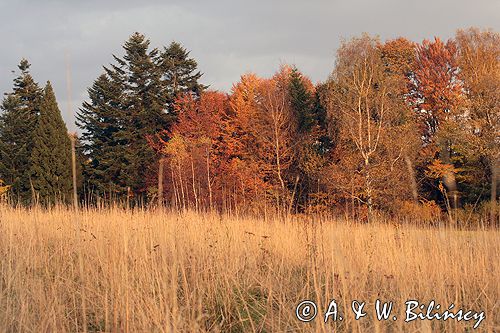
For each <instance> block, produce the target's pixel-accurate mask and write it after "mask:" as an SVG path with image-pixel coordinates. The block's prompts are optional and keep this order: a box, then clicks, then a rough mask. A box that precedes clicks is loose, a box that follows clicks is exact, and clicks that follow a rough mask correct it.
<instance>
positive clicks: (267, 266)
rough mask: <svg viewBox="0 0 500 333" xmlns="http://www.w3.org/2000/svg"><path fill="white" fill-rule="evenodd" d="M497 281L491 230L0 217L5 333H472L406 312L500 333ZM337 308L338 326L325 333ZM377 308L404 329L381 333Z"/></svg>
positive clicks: (30, 213)
mask: <svg viewBox="0 0 500 333" xmlns="http://www.w3.org/2000/svg"><path fill="white" fill-rule="evenodd" d="M499 277H500V232H499V231H498V230H484V229H477V230H458V229H454V228H448V227H424V226H419V227H417V226H414V225H410V224H404V223H396V222H383V221H380V222H377V223H372V224H360V223H355V222H349V221H343V220H333V219H326V218H312V217H302V216H296V217H292V218H289V219H284V220H283V219H282V220H276V219H271V218H268V219H267V220H264V219H258V218H250V217H237V216H226V215H220V214H196V213H193V212H187V213H175V212H168V211H159V210H156V211H147V210H125V209H119V208H110V209H101V210H97V209H83V210H80V211H78V212H75V211H73V210H71V209H67V208H63V207H59V208H54V209H50V210H44V209H41V208H32V209H22V208H10V207H6V206H2V207H0V332H208V331H210V332H464V331H473V329H472V327H473V325H474V321H465V320H462V321H457V320H447V321H442V320H441V321H437V320H415V321H412V322H405V320H404V318H405V307H404V304H405V301H407V300H419V301H420V302H422V303H425V304H427V303H429V302H430V301H431V300H435V301H436V302H437V303H439V304H441V305H442V306H443V307H445V308H447V307H448V305H449V304H451V303H454V304H455V306H456V309H458V308H462V309H470V310H474V311H477V312H479V311H484V313H485V315H486V318H485V319H484V321H482V322H481V323H480V325H479V327H478V328H477V329H475V330H474V331H478V332H495V331H497V332H498V331H499V330H500V315H499V311H498V307H499V299H500V297H499V296H500V295H499ZM306 299H307V300H311V301H314V302H315V303H316V304H317V308H318V311H319V312H318V315H317V317H316V318H315V319H314V320H312V321H310V322H302V321H300V320H298V319H297V317H296V307H297V305H298V304H299V303H300V301H302V300H306ZM332 299H335V300H336V304H338V311H339V314H340V316H342V317H343V320H339V319H338V318H337V320H336V321H333V319H332V318H330V320H328V322H327V323H326V324H325V323H324V322H323V313H324V311H325V310H326V308H327V307H328V304H329V303H330V301H331V300H332ZM377 299H380V300H382V301H384V302H385V301H393V302H394V310H393V314H394V315H395V316H397V318H398V319H397V320H392V319H390V320H382V321H379V320H377V319H376V317H375V311H374V303H375V301H376V300H377ZM353 300H358V301H360V302H362V301H364V302H366V305H365V310H366V313H367V314H366V316H365V317H363V318H360V319H359V320H355V319H354V313H353V311H352V310H351V302H352V301H353ZM391 317H392V315H391Z"/></svg>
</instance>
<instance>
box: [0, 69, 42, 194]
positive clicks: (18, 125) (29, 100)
mask: <svg viewBox="0 0 500 333" xmlns="http://www.w3.org/2000/svg"><path fill="white" fill-rule="evenodd" d="M30 66H31V65H30V63H29V62H28V61H27V60H26V59H22V60H21V62H20V64H19V66H18V68H19V70H20V71H21V73H20V75H19V76H18V77H16V78H15V79H14V87H13V91H12V92H11V93H8V94H6V97H5V98H4V100H3V101H2V105H1V109H2V111H3V112H2V114H1V116H0V178H1V179H3V180H4V181H5V183H6V184H8V185H12V190H11V192H12V193H13V195H14V197H15V199H16V200H21V201H22V202H24V203H27V202H29V200H30V198H31V194H32V193H31V189H32V186H31V182H30V177H29V176H30V172H29V171H30V167H31V152H32V150H33V142H34V141H33V134H34V132H35V129H36V126H37V118H38V114H39V104H40V98H41V89H40V87H39V86H38V84H37V83H36V82H35V81H34V80H33V77H32V76H31V74H30V71H29V68H30Z"/></svg>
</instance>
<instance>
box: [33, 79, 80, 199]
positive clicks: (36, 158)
mask: <svg viewBox="0 0 500 333" xmlns="http://www.w3.org/2000/svg"><path fill="white" fill-rule="evenodd" d="M33 139H34V142H33V143H34V145H33V151H32V154H31V170H30V178H31V183H32V186H33V190H34V191H35V194H36V196H37V198H38V200H39V202H40V203H42V204H53V203H55V202H69V200H70V199H71V186H72V182H71V180H72V173H71V172H72V171H71V142H70V139H69V137H68V130H67V128H66V124H65V123H64V121H63V119H62V116H61V112H60V111H59V107H58V105H57V101H56V97H55V94H54V91H53V89H52V85H51V84H50V82H47V85H46V86H45V89H44V91H43V98H42V101H41V103H40V115H39V119H38V122H37V128H36V130H35V135H34V136H33Z"/></svg>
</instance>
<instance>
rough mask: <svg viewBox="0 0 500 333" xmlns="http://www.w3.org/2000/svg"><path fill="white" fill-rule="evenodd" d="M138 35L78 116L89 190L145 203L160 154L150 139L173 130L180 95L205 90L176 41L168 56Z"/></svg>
mask: <svg viewBox="0 0 500 333" xmlns="http://www.w3.org/2000/svg"><path fill="white" fill-rule="evenodd" d="M149 44H150V41H149V40H148V39H147V38H146V37H145V36H144V35H141V34H139V33H135V34H133V35H132V36H130V38H129V39H128V40H127V41H126V42H125V44H124V45H123V49H124V50H125V55H124V56H123V58H119V57H116V56H114V59H115V61H116V64H113V65H111V67H110V68H107V67H105V68H104V69H105V73H104V74H102V75H101V76H99V77H98V78H97V79H96V81H95V82H94V84H93V85H92V87H91V88H90V89H89V90H88V93H89V99H90V101H89V102H84V103H83V105H82V108H81V109H80V111H79V113H78V115H77V125H78V126H79V127H80V128H81V129H82V132H83V134H82V144H83V148H84V152H85V154H86V156H87V157H88V158H89V161H88V162H87V163H86V164H85V167H84V174H85V176H86V179H87V185H88V187H89V190H90V191H92V192H94V193H97V194H98V195H100V196H103V195H105V196H106V197H108V198H109V197H117V196H120V195H123V194H125V193H127V192H128V189H130V190H131V191H132V193H133V194H134V195H135V196H136V198H137V199H141V200H143V199H146V197H145V196H146V195H147V192H148V186H149V185H152V184H153V182H154V180H155V173H156V168H157V162H158V158H159V156H158V154H157V152H155V150H154V149H153V148H152V147H151V144H150V142H149V141H148V140H149V139H151V138H153V137H154V136H155V135H157V134H158V133H160V132H162V133H165V131H168V130H169V129H170V127H171V126H172V124H173V123H174V122H175V121H176V114H175V113H174V112H173V103H174V101H175V99H176V98H177V96H178V94H180V93H185V92H191V93H193V94H198V93H199V92H200V91H202V90H203V89H205V86H203V85H201V84H199V83H198V82H197V80H198V79H199V78H200V77H201V75H202V74H201V73H200V72H197V71H196V66H197V64H196V61H194V60H193V59H191V58H188V55H189V52H187V51H186V50H185V49H184V48H182V47H181V45H180V44H178V43H175V42H173V43H172V44H171V45H170V46H169V47H168V48H165V49H164V51H163V52H160V51H158V50H157V49H152V50H150V49H149Z"/></svg>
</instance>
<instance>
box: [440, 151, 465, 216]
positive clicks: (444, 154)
mask: <svg viewBox="0 0 500 333" xmlns="http://www.w3.org/2000/svg"><path fill="white" fill-rule="evenodd" d="M448 148H449V143H446V144H444V145H443V146H442V147H441V159H442V161H443V163H445V164H451V157H450V151H449V149H448ZM443 184H444V186H446V190H447V191H448V193H449V195H450V197H451V207H452V208H453V209H457V208H458V207H459V206H460V198H459V196H458V188H457V179H456V177H455V174H454V173H453V172H447V173H446V174H445V175H444V176H443Z"/></svg>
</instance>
